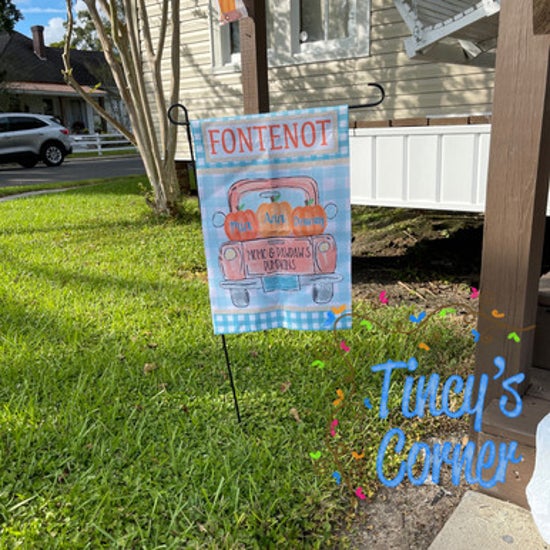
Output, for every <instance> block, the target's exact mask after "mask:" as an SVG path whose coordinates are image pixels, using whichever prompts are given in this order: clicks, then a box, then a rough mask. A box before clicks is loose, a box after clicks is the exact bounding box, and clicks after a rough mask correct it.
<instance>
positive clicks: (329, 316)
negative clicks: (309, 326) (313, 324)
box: [323, 311, 336, 327]
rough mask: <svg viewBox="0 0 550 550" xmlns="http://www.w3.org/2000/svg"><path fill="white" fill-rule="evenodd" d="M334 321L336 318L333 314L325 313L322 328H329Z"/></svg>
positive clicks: (330, 312)
mask: <svg viewBox="0 0 550 550" xmlns="http://www.w3.org/2000/svg"><path fill="white" fill-rule="evenodd" d="M335 320H336V317H335V316H334V313H332V311H329V312H328V313H327V319H326V321H325V324H324V325H323V326H324V327H331V326H332V325H333V324H334V321H335Z"/></svg>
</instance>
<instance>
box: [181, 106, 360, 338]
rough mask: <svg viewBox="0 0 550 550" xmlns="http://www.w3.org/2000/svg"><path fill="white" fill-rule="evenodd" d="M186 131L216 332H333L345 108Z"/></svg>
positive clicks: (344, 228)
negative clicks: (193, 157)
mask: <svg viewBox="0 0 550 550" xmlns="http://www.w3.org/2000/svg"><path fill="white" fill-rule="evenodd" d="M192 131H193V139H194V143H195V149H196V156H197V160H196V165H197V178H198V188H199V197H200V202H201V215H202V226H203V233H204V243H205V251H206V262H207V267H208V281H209V286H210V302H211V307H212V320H213V324H214V332H215V333H216V334H228V333H240V332H249V331H256V330H266V329H271V328H278V327H284V328H289V329H298V330H327V329H332V328H333V327H334V321H335V319H336V318H338V317H340V316H341V315H342V314H343V313H344V312H347V313H350V312H351V228H350V188H349V138H348V113H347V107H331V108H319V109H308V110H301V111H288V112H278V113H268V114H262V115H248V116H240V117H231V118H221V119H207V120H201V121H195V122H193V123H192ZM350 325H351V318H350V316H345V317H343V318H342V319H340V321H339V322H338V324H337V327H338V328H349V327H350Z"/></svg>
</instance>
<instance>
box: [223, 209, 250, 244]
mask: <svg viewBox="0 0 550 550" xmlns="http://www.w3.org/2000/svg"><path fill="white" fill-rule="evenodd" d="M223 228H224V230H225V234H226V235H227V237H228V238H229V239H230V240H231V241H250V240H252V239H255V238H256V237H257V235H258V220H257V218H256V214H255V213H254V211H253V210H244V209H243V207H242V206H241V205H239V207H238V210H237V212H230V213H229V214H227V216H225V220H224V223H223Z"/></svg>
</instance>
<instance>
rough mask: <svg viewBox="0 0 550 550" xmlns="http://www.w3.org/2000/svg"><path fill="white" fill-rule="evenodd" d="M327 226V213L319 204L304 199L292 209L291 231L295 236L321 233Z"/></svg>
mask: <svg viewBox="0 0 550 550" xmlns="http://www.w3.org/2000/svg"><path fill="white" fill-rule="evenodd" d="M326 226H327V214H326V212H325V209H324V208H323V207H322V206H321V205H320V204H311V202H310V201H306V205H305V206H297V207H296V208H295V209H294V210H293V211H292V232H293V233H294V235H296V236H304V235H321V233H323V232H324V231H325V227H326Z"/></svg>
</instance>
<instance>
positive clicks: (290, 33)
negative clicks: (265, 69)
mask: <svg viewBox="0 0 550 550" xmlns="http://www.w3.org/2000/svg"><path fill="white" fill-rule="evenodd" d="M266 1H267V3H268V5H267V10H268V14H267V15H268V19H269V18H270V17H278V18H280V19H279V23H280V26H279V29H278V32H277V35H278V37H279V38H278V40H277V48H276V49H275V48H272V47H269V46H268V51H267V56H268V63H269V66H270V67H281V66H288V65H300V64H305V63H318V62H323V61H336V60H340V59H351V58H359V57H368V56H370V19H371V6H372V0H350V3H351V5H350V10H349V13H350V15H349V21H348V30H349V35H350V36H348V37H346V38H340V39H332V40H319V41H315V42H310V43H308V42H304V43H300V37H299V35H300V0H266ZM213 3H217V2H216V0H211V2H210V7H211V9H210V23H211V24H210V29H211V48H212V68H213V70H214V71H215V72H225V71H239V70H240V65H241V54H240V53H235V54H230V53H228V52H229V49H230V34H229V25H220V24H219V22H218V18H217V12H216V9H215V8H214V7H213V5H212V4H213ZM267 32H268V43H269V38H270V37H269V33H270V27H269V25H268V29H267ZM271 32H272V34H271V37H273V36H274V33H275V31H274V30H271Z"/></svg>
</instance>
